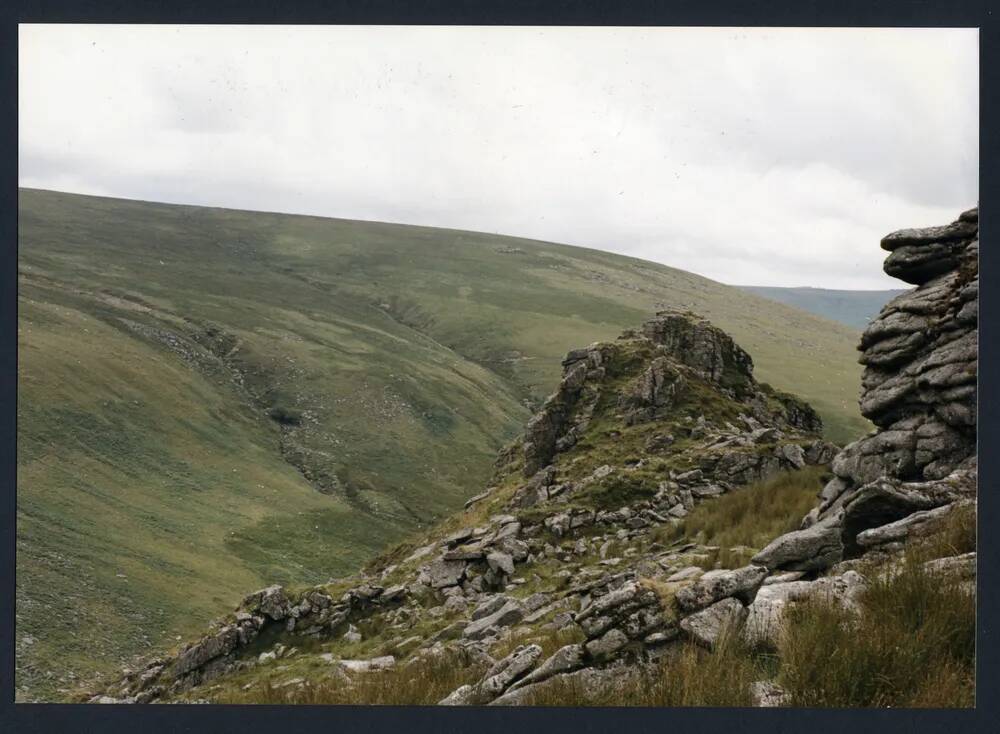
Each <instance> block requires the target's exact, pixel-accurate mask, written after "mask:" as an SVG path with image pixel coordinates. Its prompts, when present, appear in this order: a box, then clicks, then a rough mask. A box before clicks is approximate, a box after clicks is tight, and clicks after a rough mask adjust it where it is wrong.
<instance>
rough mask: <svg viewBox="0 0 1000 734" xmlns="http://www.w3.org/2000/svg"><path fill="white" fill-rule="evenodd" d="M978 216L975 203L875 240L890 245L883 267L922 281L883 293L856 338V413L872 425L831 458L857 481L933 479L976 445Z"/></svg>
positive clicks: (839, 470) (844, 474)
mask: <svg viewBox="0 0 1000 734" xmlns="http://www.w3.org/2000/svg"><path fill="white" fill-rule="evenodd" d="M978 219H979V216H978V210H976V209H972V210H970V211H968V212H965V213H964V214H962V215H961V217H960V218H959V220H958V221H956V222H954V223H952V224H950V225H947V226H945V227H931V228H928V229H916V230H914V229H908V230H902V231H899V232H894V233H893V234H890V235H888V236H887V237H885V238H884V239H883V240H882V247H883V248H884V249H886V250H889V251H890V252H891V253H892V254H891V255H889V257H888V258H887V259H886V263H885V271H886V272H887V273H888V274H890V275H894V276H896V277H899V278H901V279H902V280H905V281H906V282H908V283H913V284H916V285H918V286H919V287H918V288H916V289H915V290H912V291H909V292H907V293H904V294H902V295H901V296H898V297H897V298H895V299H893V300H892V301H890V302H889V303H888V304H887V305H886V306H885V308H883V309H882V311H881V313H880V314H879V315H878V317H877V318H876V319H875V320H874V321H872V323H871V324H870V325H869V327H868V328H867V329H866V330H865V332H864V334H863V335H862V337H861V345H860V349H861V351H862V354H861V358H860V361H861V363H862V364H864V365H865V371H864V375H863V378H862V386H863V390H862V395H861V412H862V413H863V414H864V415H865V416H866V417H867V418H869V419H870V420H871V421H872V422H873V423H874V424H875V425H876V426H878V428H879V430H878V431H877V432H876V433H875V434H873V435H870V436H868V437H866V438H863V439H861V440H860V441H857V442H855V443H853V444H851V445H850V446H848V447H847V448H846V449H845V450H844V451H843V452H842V453H841V455H840V456H839V457H838V458H837V461H836V462H835V463H834V466H833V468H834V471H835V472H836V473H837V474H838V475H839V476H841V477H843V478H844V479H847V480H849V481H850V482H851V483H852V484H854V485H855V486H857V485H861V484H865V483H867V482H871V481H873V480H874V479H877V478H878V477H881V476H888V477H890V478H895V479H903V480H919V479H940V478H941V477H944V476H946V475H947V474H949V473H950V472H951V471H953V470H954V469H956V468H957V467H958V466H959V465H960V464H961V463H962V462H963V461H964V460H965V459H967V458H968V457H970V456H972V455H973V454H974V453H975V450H976V446H975V437H976V375H977V367H978V346H979V342H978V328H977V327H978V313H979V308H978V303H979V264H978V257H979V225H978Z"/></svg>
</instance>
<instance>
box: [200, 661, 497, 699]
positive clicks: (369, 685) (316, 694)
mask: <svg viewBox="0 0 1000 734" xmlns="http://www.w3.org/2000/svg"><path fill="white" fill-rule="evenodd" d="M483 672H484V670H483V668H482V667H481V666H480V665H478V664H477V663H475V662H473V661H472V660H471V659H470V658H468V657H466V656H464V655H462V654H461V653H459V652H454V651H453V652H446V653H442V654H440V655H435V656H428V657H425V658H417V659H415V660H413V661H411V662H408V663H406V664H404V665H401V666H397V667H395V668H390V669H388V670H381V671H375V672H370V673H355V674H348V675H347V676H346V677H342V676H335V677H324V678H321V679H318V680H317V679H314V680H306V681H304V682H303V683H302V684H301V686H299V685H292V686H282V685H281V681H279V680H276V679H275V678H274V677H273V676H272V677H269V678H268V679H266V680H264V681H261V682H260V683H259V684H258V685H256V686H254V687H252V688H250V689H249V690H246V691H243V690H240V691H239V692H235V693H231V694H229V695H226V696H221V697H220V700H219V703H263V704H314V705H315V704H327V705H329V704H334V705H337V704H339V705H348V706H349V705H362V704H368V705H376V706H405V705H416V706H420V705H431V704H436V703H437V702H438V701H440V700H441V699H442V698H444V697H445V696H447V695H448V694H449V693H451V692H452V691H454V690H455V689H456V688H458V687H459V686H462V685H464V684H466V683H471V682H473V681H475V680H477V679H478V678H479V677H480V676H481V675H482V674H483Z"/></svg>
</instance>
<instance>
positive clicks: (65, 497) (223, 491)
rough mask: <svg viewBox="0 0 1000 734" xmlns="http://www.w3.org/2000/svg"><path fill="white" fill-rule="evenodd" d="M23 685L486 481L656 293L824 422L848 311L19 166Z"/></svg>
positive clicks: (635, 263) (624, 263) (31, 691)
mask: <svg viewBox="0 0 1000 734" xmlns="http://www.w3.org/2000/svg"><path fill="white" fill-rule="evenodd" d="M20 194H21V196H20V207H19V214H20V220H19V324H18V327H19V334H18V348H19V385H18V390H19V400H18V518H17V548H18V551H17V552H18V555H17V634H16V659H17V681H16V684H17V686H18V697H19V698H20V699H22V700H27V699H31V698H37V697H42V698H52V697H58V696H59V695H60V691H67V690H69V689H70V688H72V687H73V684H74V677H79V676H83V675H91V674H93V673H95V672H101V671H107V670H110V669H111V668H113V667H116V666H119V665H120V664H121V662H122V661H123V660H126V659H129V658H130V657H131V656H133V655H136V654H140V653H143V652H146V651H148V650H149V649H151V648H156V647H159V646H162V645H163V644H165V643H166V641H169V640H171V639H173V638H175V637H176V636H184V637H187V636H189V635H190V634H191V633H194V632H197V631H200V630H201V629H203V627H204V624H205V623H206V622H207V621H208V620H209V619H210V618H212V617H213V616H216V615H217V614H218V613H219V612H220V611H222V610H225V609H227V608H229V607H230V606H231V605H232V604H233V603H234V601H235V600H237V599H238V597H240V596H241V595H242V594H243V593H244V592H246V591H248V590H250V589H252V588H255V587H259V586H261V585H263V584H266V583H272V582H284V583H317V582H322V581H325V580H327V579H329V578H330V577H333V576H338V575H342V574H346V573H348V572H350V571H353V570H355V569H356V568H357V567H358V566H360V565H361V563H363V562H364V561H365V560H366V559H368V558H370V557H371V556H373V555H374V554H375V553H376V552H377V551H378V550H379V549H381V548H384V547H385V546H386V545H387V544H389V543H390V542H394V541H396V540H399V539H400V538H401V537H403V536H404V535H407V534H409V533H412V532H413V531H414V530H416V529H418V528H420V527H426V526H427V525H428V523H430V522H432V521H434V520H435V519H437V518H440V517H441V516H442V515H443V514H445V513H446V512H448V511H449V510H452V509H454V508H455V507H457V506H460V504H461V502H462V500H463V499H464V498H466V497H468V496H470V495H471V494H474V493H475V492H477V491H478V490H479V489H481V487H482V484H483V482H484V481H485V479H486V478H487V476H488V474H489V472H490V467H491V464H492V460H493V457H494V455H495V453H496V450H497V449H498V448H499V447H500V446H501V445H503V443H505V442H506V441H507V440H508V439H509V438H510V437H512V436H513V435H515V434H516V433H518V432H519V431H520V429H521V427H522V425H523V423H524V421H525V419H526V418H527V417H528V415H529V413H530V411H529V409H530V408H531V407H534V406H535V405H537V403H538V402H539V401H540V399H541V398H543V397H544V395H545V394H546V393H547V392H548V391H549V390H550V389H551V388H552V387H553V386H554V385H555V383H556V381H557V379H558V377H559V374H560V365H559V361H560V359H561V357H562V356H563V355H564V354H565V352H566V351H567V350H568V349H570V348H572V347H575V346H579V345H580V344H586V343H588V342H592V341H596V340H598V339H609V338H613V337H614V336H616V335H617V334H618V333H619V332H620V331H621V330H622V329H623V328H625V327H628V326H634V325H636V324H638V323H640V322H641V321H642V320H644V319H645V318H647V317H648V316H649V314H650V312H652V311H654V310H656V309H659V308H664V307H683V308H687V309H690V310H693V311H696V312H698V313H700V314H703V315H704V316H706V317H707V318H709V319H711V320H712V321H714V322H715V323H716V324H718V325H719V326H720V327H722V328H723V329H725V330H727V331H729V332H730V333H731V334H732V335H733V336H734V337H735V338H736V339H737V341H738V342H739V343H740V344H741V345H742V346H744V347H745V348H746V349H747V350H748V351H749V352H750V353H751V354H752V355H753V356H754V359H755V360H756V364H757V370H756V374H757V376H758V378H759V379H762V380H765V381H768V382H771V383H772V384H774V385H775V386H776V387H779V388H781V389H784V390H788V391H790V392H794V393H797V394H799V395H802V396H804V397H806V398H808V399H809V400H810V402H811V403H812V404H813V405H814V406H815V407H816V408H817V409H818V410H819V412H820V413H821V414H822V416H823V418H824V420H825V421H826V424H827V429H828V435H829V437H830V438H832V439H833V440H836V441H846V440H848V439H850V438H851V437H853V436H856V435H858V434H859V433H861V432H863V431H864V430H866V428H867V424H866V423H865V421H864V420H863V419H862V418H861V417H860V415H859V414H858V412H857V408H856V396H857V391H858V384H859V376H860V367H859V366H858V365H857V364H856V361H855V360H856V353H855V350H854V345H855V344H856V343H857V337H858V335H857V332H855V331H853V330H851V329H850V328H847V327H845V326H842V325H839V324H836V323H834V322H831V321H826V320H823V319H820V318H817V317H815V316H813V315H810V314H808V313H805V312H803V311H799V310H796V309H794V308H790V307H787V306H784V305H781V304H778V303H775V302H773V301H769V300H766V299H762V298H759V297H756V296H754V295H752V294H748V293H745V292H743V291H741V290H739V289H736V288H732V287H728V286H724V285H721V284H718V283H715V282H713V281H710V280H707V279H705V278H702V277H699V276H696V275H693V274H690V273H686V272H684V271H680V270H676V269H673V268H669V267H665V266H661V265H657V264H653V263H649V262H645V261H641V260H636V259H632V258H626V257H622V256H618V255H612V254H608V253H603V252H599V251H594V250H587V249H583V248H575V247H570V246H566V245H556V244H550V243H544V242H537V241H530V240H522V239H517V238H510V237H501V236H496V235H487V234H479V233H472V232H462V231H454V230H442V229H434V228H427V227H413V226H405V225H394V224H383V223H376V222H359V221H348V220H336V219H325V218H319V217H306V216H292V215H281V214H270V213H259V212H245V211H234V210H225V209H212V208H203V207H193V206H173V205H164V204H154V203H147V202H138V201H127V200H117V199H108V198H99V197H89V196H79V195H72V194H62V193H56V192H46V191H37V190H28V189H22V190H21V192H20Z"/></svg>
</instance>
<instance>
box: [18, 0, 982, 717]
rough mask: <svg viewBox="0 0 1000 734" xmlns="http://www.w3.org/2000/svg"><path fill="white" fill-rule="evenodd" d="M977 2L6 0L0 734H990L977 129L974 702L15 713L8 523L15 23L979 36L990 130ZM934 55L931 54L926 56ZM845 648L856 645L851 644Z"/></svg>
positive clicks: (36, 708) (45, 708)
mask: <svg viewBox="0 0 1000 734" xmlns="http://www.w3.org/2000/svg"><path fill="white" fill-rule="evenodd" d="M998 13H1000V9H997V11H994V10H993V8H992V4H991V3H990V2H988V1H987V0H978V1H976V0H971V1H960V0H950V2H934V0H894V1H890V0H838V1H837V2H818V1H817V0H778V1H775V0H759V1H758V2H754V3H751V2H746V1H743V2H741V1H740V0H716V1H715V2H712V3H708V2H706V1H705V0H674V1H672V2H670V1H667V0H665V1H663V2H655V1H653V0H631V1H629V0H617V1H615V0H606V1H605V2H599V1H597V0H591V1H590V2H587V1H586V0H577V1H573V0H551V1H550V2H548V3H543V2H538V1H537V0H535V1H531V0H508V1H506V2H501V1H497V0H494V1H492V2H491V1H490V0H454V1H453V2H443V1H440V0H438V1H434V0H353V1H352V0H326V1H325V2H324V1H322V0H285V2H280V1H275V0H272V1H271V2H260V1H254V0H107V1H105V2H100V1H99V0H76V1H74V0H35V1H34V2H30V1H29V0H6V2H3V3H0V100H2V114H0V155H2V159H0V166H2V172H3V175H2V178H0V181H2V184H0V247H2V248H3V249H2V258H0V340H2V341H0V344H2V347H0V470H2V472H3V473H2V476H0V498H2V501H3V505H2V510H0V537H2V542H0V731H2V732H11V733H12V734H22V733H24V734H28V733H30V732H64V731H65V732H102V733H103V732H109V733H111V734H113V733H115V732H129V733H130V734H134V732H142V734H154V733H155V732H220V733H221V732H240V733H241V734H245V733H246V732H252V731H276V732H280V734H290V733H291V732H299V731H303V732H305V731H309V732H341V731H343V732H356V731H365V732H382V731H385V732H394V733H396V732H399V733H400V734H402V732H407V733H409V732H414V733H416V732H452V731H454V732H470V731H474V732H476V733H477V734H487V733H492V732H502V733H503V734H511V733H512V732H518V733H520V732H526V731H545V732H574V733H576V732H580V733H583V732H597V731H625V732H629V734H640V733H641V732H658V733H662V732H678V733H681V732H683V733H684V734H687V733H688V732H691V733H697V732H714V731H727V732H758V731H759V732H767V733H768V734H780V733H783V732H802V731H807V732H810V734H814V733H818V732H825V731H830V732H837V733H838V734H843V733H844V732H848V733H849V734H862V733H863V732H878V733H879V734H886V733H887V732H888V731H892V730H899V731H926V732H945V733H947V734H959V733H961V732H971V731H984V732H985V731H996V722H997V721H998V720H1000V705H998V700H997V699H998V698H1000V696H998V693H997V692H998V689H1000V679H998V674H997V670H998V669H997V662H998V656H1000V644H998V643H1000V640H998V637H1000V635H998V632H997V621H996V620H997V615H996V611H997V605H998V599H997V592H996V589H997V586H998V578H997V577H998V573H997V571H998V568H1000V558H998V552H997V540H996V538H995V537H994V533H993V532H992V529H993V528H994V527H996V526H997V525H998V519H1000V518H998V516H997V504H998V503H997V492H998V491H1000V481H998V477H1000V474H998V458H1000V430H998V426H997V411H996V409H995V406H996V405H997V404H998V402H1000V390H998V389H997V379H1000V378H998V369H997V365H998V362H997V359H998V354H997V352H998V349H1000V334H998V326H997V325H998V324H1000V308H998V296H997V287H996V282H995V280H994V279H995V277H996V276H995V272H996V270H997V263H998V257H997V255H998V250H997V247H996V246H995V245H994V243H993V242H992V239H991V238H992V224H993V221H994V219H993V216H994V215H993V214H992V212H994V211H996V210H997V207H998V205H1000V198H998V196H997V194H998V184H997V182H998V176H997V151H998V147H1000V145H998V142H997V139H996V137H994V136H993V135H990V136H989V137H987V138H985V139H984V138H983V136H982V134H980V197H981V208H980V227H981V230H982V232H983V233H984V234H985V238H984V239H983V246H982V248H981V266H980V270H981V278H980V280H981V284H982V288H981V291H980V320H979V324H980V340H979V343H980V360H979V375H980V386H979V402H980V410H979V441H980V446H981V450H980V453H979V465H980V499H979V525H980V535H979V560H980V563H979V645H978V661H977V663H978V706H977V708H976V710H974V711H938V710H924V711H917V710H906V711H904V710H899V711H893V710H877V711H874V710H833V711H829V710H806V709H790V710H746V709H628V708H619V709H615V708H601V709H574V708H562V709H541V708H538V709H528V708H524V709H489V708H466V709H445V708H434V707H374V706H358V707H312V706H304V707H280V706H164V705H159V706H145V707H139V706H87V705H69V704H17V705H15V704H13V696H14V678H13V676H14V619H15V618H14V615H15V606H14V598H15V597H14V583H15V565H14V549H15V517H16V493H15V486H16V466H15V453H16V452H15V440H16V400H17V375H16V349H17V347H16V344H17V342H16V337H17V296H16V294H17V280H16V278H17V267H16V266H17V176H16V172H17V102H16V100H17V24H18V23H19V22H28V23H84V22H85V23H112V22H113V23H233V24H248V23H253V24H274V23H281V24H335V23H340V24H362V23H363V24H417V25H638V26H659V25H675V26H907V27H978V28H980V50H981V55H980V115H981V118H980V129H981V130H987V131H990V133H992V132H993V131H995V130H998V129H1000V124H998V123H1000V119H998V110H997V107H998V104H997V100H998V91H1000V88H998V84H997V81H998V78H1000V48H998V43H997V41H998V36H1000V24H998V21H997V17H996V16H997V14H998ZM928 52H929V53H933V49H930V50H929V51H928ZM859 644H864V643H863V641H859Z"/></svg>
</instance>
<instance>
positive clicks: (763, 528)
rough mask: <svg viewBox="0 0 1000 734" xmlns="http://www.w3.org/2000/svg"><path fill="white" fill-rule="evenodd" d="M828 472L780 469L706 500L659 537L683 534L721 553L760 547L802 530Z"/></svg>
mask: <svg viewBox="0 0 1000 734" xmlns="http://www.w3.org/2000/svg"><path fill="white" fill-rule="evenodd" d="M825 474H826V472H825V470H824V469H823V468H822V467H816V466H810V467H806V468H804V469H801V470H799V471H794V472H782V473H781V474H778V475H776V476H774V477H772V478H770V479H766V480H764V481H762V482H756V483H754V484H750V485H747V486H746V487H742V488H740V489H736V490H734V491H732V492H730V493H729V494H725V495H723V496H721V497H718V498H715V499H709V500H706V501H704V502H701V503H700V504H698V506H697V507H695V508H694V509H693V510H692V511H691V513H690V514H689V515H688V516H687V517H686V518H684V522H683V524H680V525H676V526H664V527H663V528H662V529H661V530H660V537H659V538H658V539H659V540H660V541H661V542H673V541H676V540H680V539H682V538H683V539H686V540H690V541H695V542H698V543H702V544H704V545H714V546H719V548H720V556H721V555H725V553H729V550H728V549H730V548H734V547H739V546H746V547H748V548H752V549H754V550H760V549H761V548H763V547H764V546H765V545H767V544H768V543H769V542H770V541H771V540H773V539H774V538H776V537H777V536H779V535H782V534H783V533H787V532H789V531H791V530H797V529H798V527H799V523H800V522H801V521H802V517H803V516H804V515H805V514H806V513H807V512H809V510H810V509H812V507H813V505H814V504H815V503H816V492H817V491H818V490H819V489H820V487H821V486H822V485H821V482H822V478H823V477H824V476H825ZM744 555H746V554H745V553H744V554H740V553H735V554H733V557H732V558H729V557H728V556H727V557H726V558H725V559H723V558H721V557H720V559H719V560H720V561H725V560H731V561H732V562H734V563H739V560H740V558H742V556H744ZM750 555H752V553H751V554H750ZM736 556H740V558H737V557H736ZM723 565H724V566H725V563H723Z"/></svg>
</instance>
